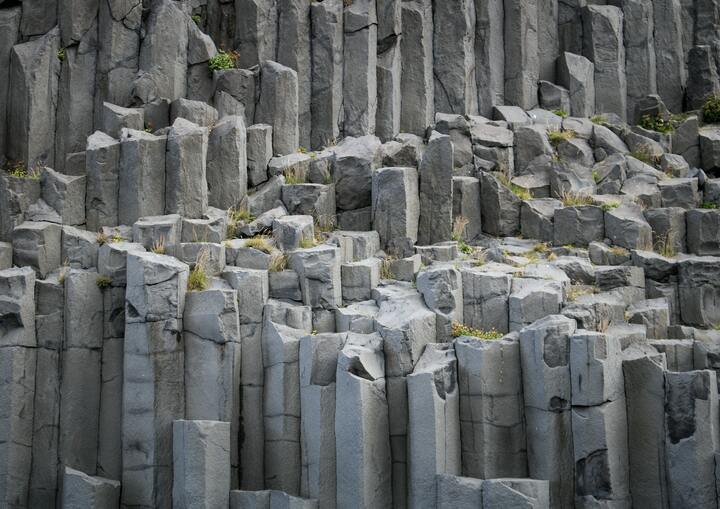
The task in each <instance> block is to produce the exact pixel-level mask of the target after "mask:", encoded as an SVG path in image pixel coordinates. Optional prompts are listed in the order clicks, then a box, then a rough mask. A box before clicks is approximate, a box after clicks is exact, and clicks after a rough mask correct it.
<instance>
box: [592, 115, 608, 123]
mask: <svg viewBox="0 0 720 509" xmlns="http://www.w3.org/2000/svg"><path fill="white" fill-rule="evenodd" d="M590 122H592V123H593V124H597V125H605V123H606V122H607V118H605V115H593V116H592V117H590Z"/></svg>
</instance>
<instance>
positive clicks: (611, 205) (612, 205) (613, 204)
mask: <svg viewBox="0 0 720 509" xmlns="http://www.w3.org/2000/svg"><path fill="white" fill-rule="evenodd" d="M619 206H620V202H619V201H617V200H612V201H606V202H605V203H603V204H602V205H600V208H601V209H603V212H608V211H610V210H613V209H616V208H618V207H619Z"/></svg>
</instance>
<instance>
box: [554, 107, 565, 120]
mask: <svg viewBox="0 0 720 509" xmlns="http://www.w3.org/2000/svg"><path fill="white" fill-rule="evenodd" d="M552 112H553V113H554V114H555V115H557V116H558V117H560V118H567V116H568V112H567V111H565V110H563V109H562V108H561V109H559V110H553V111H552Z"/></svg>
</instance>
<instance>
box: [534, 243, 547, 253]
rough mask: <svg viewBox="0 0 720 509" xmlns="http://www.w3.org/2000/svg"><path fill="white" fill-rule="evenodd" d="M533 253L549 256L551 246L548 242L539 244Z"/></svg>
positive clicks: (535, 246)
mask: <svg viewBox="0 0 720 509" xmlns="http://www.w3.org/2000/svg"><path fill="white" fill-rule="evenodd" d="M532 250H533V252H534V253H539V254H548V253H549V252H550V246H549V245H548V244H547V242H538V243H537V244H535V245H534V246H533V249H532Z"/></svg>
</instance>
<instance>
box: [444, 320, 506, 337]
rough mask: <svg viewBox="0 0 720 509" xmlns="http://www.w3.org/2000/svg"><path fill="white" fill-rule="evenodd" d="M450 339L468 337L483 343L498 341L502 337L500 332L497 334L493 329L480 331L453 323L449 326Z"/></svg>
mask: <svg viewBox="0 0 720 509" xmlns="http://www.w3.org/2000/svg"><path fill="white" fill-rule="evenodd" d="M451 333H452V337H454V338H459V337H460V336H470V337H473V338H477V339H482V340H484V341H487V340H492V339H500V338H502V337H503V336H504V334H503V333H502V332H498V331H497V330H495V329H490V330H481V329H475V328H474V327H468V326H467V325H463V324H461V323H460V322H453V323H452V325H451Z"/></svg>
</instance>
